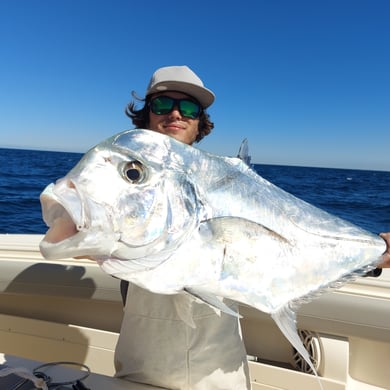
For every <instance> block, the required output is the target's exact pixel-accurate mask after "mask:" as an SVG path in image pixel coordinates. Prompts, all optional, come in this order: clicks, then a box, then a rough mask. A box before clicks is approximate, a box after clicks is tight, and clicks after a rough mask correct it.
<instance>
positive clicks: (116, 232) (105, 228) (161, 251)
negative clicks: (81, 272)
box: [40, 130, 200, 266]
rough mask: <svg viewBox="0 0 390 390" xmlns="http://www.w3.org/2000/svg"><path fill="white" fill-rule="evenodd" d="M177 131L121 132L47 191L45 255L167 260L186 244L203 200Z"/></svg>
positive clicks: (43, 198)
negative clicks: (176, 141) (173, 138)
mask: <svg viewBox="0 0 390 390" xmlns="http://www.w3.org/2000/svg"><path fill="white" fill-rule="evenodd" d="M169 138H170V137H167V136H164V135H161V134H158V133H155V132H152V131H149V130H129V131H126V132H123V133H120V134H118V135H116V136H113V137H111V138H109V139H108V140H106V141H104V142H102V143H101V144H99V145H97V146H96V147H94V148H92V149H91V150H90V151H89V152H87V153H86V154H85V155H84V156H83V157H82V159H81V160H80V161H79V163H78V164H77V165H76V166H75V167H74V168H73V169H72V170H71V171H70V172H69V173H68V174H67V175H66V176H65V177H63V178H61V179H59V180H58V181H57V182H56V183H55V184H54V183H52V184H49V185H48V186H47V187H46V188H45V189H44V191H43V192H42V194H41V196H40V201H41V207H42V215H43V220H44V221H45V223H46V224H47V226H48V227H49V230H48V231H47V233H46V235H45V236H44V238H43V240H42V241H41V243H40V250H41V253H42V254H43V256H44V257H45V258H48V259H56V258H57V259H58V258H64V257H89V258H92V259H95V260H98V259H104V258H111V259H112V258H114V259H115V258H117V259H121V260H131V259H139V258H144V257H148V256H155V258H156V259H157V260H156V261H157V262H159V261H161V259H163V257H164V256H165V257H166V256H168V255H169V253H170V251H173V250H174V249H175V248H176V247H177V246H178V245H180V243H181V242H182V241H183V240H185V238H186V236H187V235H188V234H190V232H191V231H192V229H193V228H194V227H195V226H196V225H197V223H198V219H199V215H200V210H199V204H200V202H198V201H197V198H198V193H197V190H196V187H195V185H194V184H193V183H192V182H191V181H190V180H189V179H190V178H189V176H188V172H186V171H183V170H182V169H181V168H180V167H181V166H182V165H183V164H182V162H180V161H178V153H175V152H174V151H172V148H171V147H170V144H169V142H170V140H169ZM183 147H188V148H191V147H190V146H187V145H184V144H183ZM180 158H181V157H180ZM148 264H149V266H150V263H148Z"/></svg>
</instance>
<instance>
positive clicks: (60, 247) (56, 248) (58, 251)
mask: <svg viewBox="0 0 390 390" xmlns="http://www.w3.org/2000/svg"><path fill="white" fill-rule="evenodd" d="M67 191H68V192H67V194H68V196H67V197H66V198H65V197H64V196H62V195H61V192H62V191H61V187H60V188H58V185H54V184H53V183H52V184H49V185H48V186H47V187H46V188H45V190H44V191H43V192H42V194H41V196H40V201H41V207H42V217H43V220H44V222H45V223H46V225H47V226H48V227H49V229H48V230H47V232H46V234H45V236H44V237H43V239H42V241H41V243H40V245H39V247H40V250H41V253H42V255H43V257H45V258H47V259H58V258H63V257H68V256H71V257H74V256H79V255H82V254H84V253H79V250H77V249H76V250H75V249H74V248H75V247H76V248H77V245H75V244H77V240H78V241H81V240H82V237H80V239H78V236H79V235H80V234H81V233H82V232H83V231H84V232H85V231H86V227H85V225H86V223H85V218H83V214H84V213H83V211H82V206H81V199H80V197H79V196H78V194H77V191H76V190H75V188H69V187H68V188H67ZM69 193H71V196H69ZM72 248H73V249H72Z"/></svg>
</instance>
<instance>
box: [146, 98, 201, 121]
mask: <svg viewBox="0 0 390 390" xmlns="http://www.w3.org/2000/svg"><path fill="white" fill-rule="evenodd" d="M175 107H177V108H178V109H179V112H180V114H181V115H182V116H184V117H186V118H191V119H196V118H197V117H198V116H199V115H200V112H201V110H202V108H201V107H200V105H199V103H197V102H194V101H193V100H189V99H174V98H171V97H170V96H157V97H155V98H154V99H152V100H151V101H150V109H151V111H152V112H153V114H156V115H166V114H169V113H170V112H172V111H173V109H174V108H175Z"/></svg>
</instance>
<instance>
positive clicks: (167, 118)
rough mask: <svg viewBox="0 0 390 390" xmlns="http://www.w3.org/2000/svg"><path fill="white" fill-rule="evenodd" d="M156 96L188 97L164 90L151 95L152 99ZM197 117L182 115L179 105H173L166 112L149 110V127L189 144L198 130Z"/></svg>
mask: <svg viewBox="0 0 390 390" xmlns="http://www.w3.org/2000/svg"><path fill="white" fill-rule="evenodd" d="M157 96H169V97H172V98H174V99H190V100H193V98H191V96H188V95H186V94H184V93H181V92H173V91H166V92H160V93H156V94H154V95H153V96H152V99H153V98H155V97H157ZM198 125H199V118H196V119H192V118H188V117H185V116H183V115H182V114H181V113H180V111H179V107H177V106H174V107H173V110H172V111H171V112H169V113H168V114H163V115H157V114H154V113H153V112H152V111H151V110H150V112H149V129H150V130H154V131H157V132H158V133H162V134H166V135H169V136H171V137H173V138H175V139H177V140H178V141H181V142H184V143H186V144H188V145H191V144H192V143H193V142H194V141H195V140H196V137H197V135H198V133H199V130H198Z"/></svg>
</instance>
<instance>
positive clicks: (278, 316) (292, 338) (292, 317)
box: [271, 305, 324, 390]
mask: <svg viewBox="0 0 390 390" xmlns="http://www.w3.org/2000/svg"><path fill="white" fill-rule="evenodd" d="M271 317H272V318H273V320H274V321H275V322H276V324H277V325H278V327H279V329H280V330H281V332H282V333H283V334H284V336H285V337H286V338H287V340H288V341H289V342H290V343H291V344H292V345H293V347H294V348H295V349H296V350H297V351H298V352H299V353H300V355H301V356H302V357H303V358H304V359H305V361H306V363H307V364H308V365H309V367H310V368H311V369H312V370H313V372H314V374H315V375H316V377H317V379H318V383H319V385H320V389H321V390H324V388H323V386H322V383H321V381H320V379H319V377H318V374H317V370H316V369H315V367H314V365H313V362H312V361H311V359H310V356H309V353H308V352H307V350H306V348H305V346H304V345H303V343H302V340H301V338H300V337H299V335H298V332H297V326H296V314H295V312H294V311H293V310H291V308H290V307H289V306H288V305H286V306H282V307H281V308H279V309H278V310H276V311H275V312H273V313H271Z"/></svg>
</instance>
